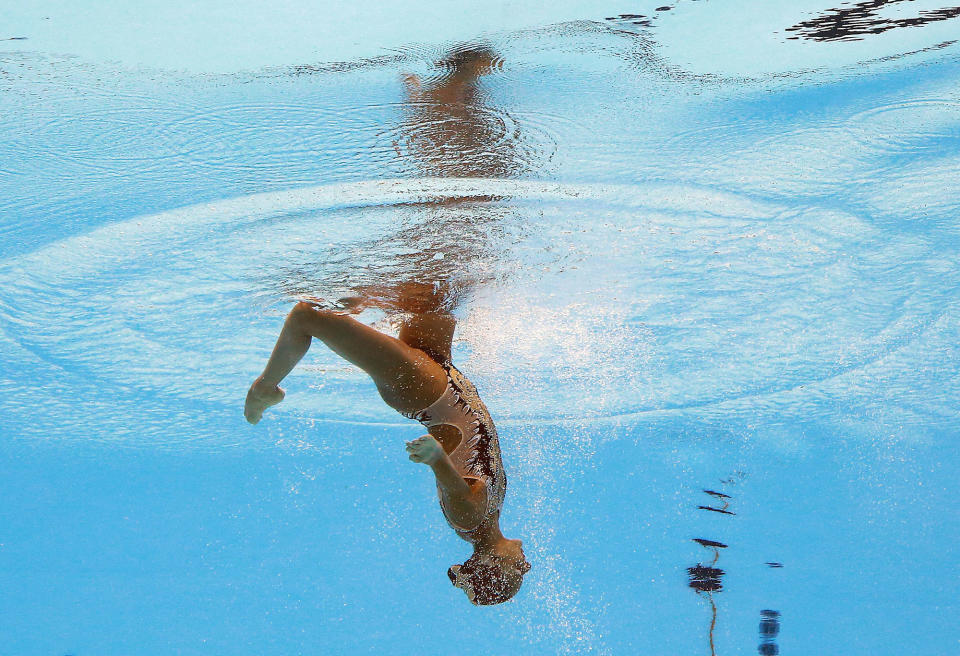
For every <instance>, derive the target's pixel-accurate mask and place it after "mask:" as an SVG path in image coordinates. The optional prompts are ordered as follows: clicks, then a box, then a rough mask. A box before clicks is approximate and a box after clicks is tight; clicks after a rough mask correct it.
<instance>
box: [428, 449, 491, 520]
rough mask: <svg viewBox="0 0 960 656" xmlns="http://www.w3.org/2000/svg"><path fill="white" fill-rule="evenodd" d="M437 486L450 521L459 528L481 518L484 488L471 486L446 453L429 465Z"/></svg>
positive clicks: (478, 485)
mask: <svg viewBox="0 0 960 656" xmlns="http://www.w3.org/2000/svg"><path fill="white" fill-rule="evenodd" d="M430 469H432V470H433V475H434V476H435V477H436V478H437V485H439V486H440V491H441V492H443V498H444V500H445V501H446V503H445V505H446V507H447V512H448V513H450V519H452V520H453V521H454V523H456V524H458V525H460V526H474V525H476V524H477V522H478V521H479V520H480V518H481V516H482V512H481V505H482V504H484V503H485V500H486V499H485V490H484V488H485V486H484V485H483V483H480V482H478V483H477V484H476V486H471V485H470V483H468V482H467V480H466V479H465V478H464V477H463V476H461V475H460V472H458V471H457V469H456V468H455V467H454V466H453V463H452V462H451V461H450V456H448V455H447V454H446V453H444V454H443V456H442V457H440V458H438V459H437V460H436V461H435V462H433V463H432V464H431V465H430Z"/></svg>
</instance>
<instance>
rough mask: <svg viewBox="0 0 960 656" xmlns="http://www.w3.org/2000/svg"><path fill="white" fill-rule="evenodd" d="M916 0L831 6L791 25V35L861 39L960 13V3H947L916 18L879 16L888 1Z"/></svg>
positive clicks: (843, 39) (821, 38) (837, 39)
mask: <svg viewBox="0 0 960 656" xmlns="http://www.w3.org/2000/svg"><path fill="white" fill-rule="evenodd" d="M907 1H910V2H912V1H913V0H867V1H866V2H858V3H856V4H854V5H851V6H849V7H840V8H836V9H827V10H824V11H823V12H821V13H820V14H819V15H817V16H815V17H814V18H811V19H810V20H805V21H802V22H800V23H797V24H796V25H793V26H791V27H788V28H787V30H786V31H787V32H796V33H797V34H796V35H795V36H789V37H787V38H788V39H800V38H804V39H810V40H811V41H860V40H863V38H865V37H866V36H868V35H870V34H882V33H883V32H887V31H889V30H895V29H897V28H901V27H918V26H921V25H926V24H928V23H936V22H939V21H943V20H948V19H950V18H956V17H957V16H960V7H944V8H942V9H930V10H925V11H921V12H920V13H919V14H918V15H917V16H914V17H912V18H884V17H882V16H877V12H878V10H880V9H882V8H883V7H885V6H886V5H893V4H898V3H900V2H907Z"/></svg>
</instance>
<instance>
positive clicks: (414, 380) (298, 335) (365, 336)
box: [244, 302, 446, 424]
mask: <svg viewBox="0 0 960 656" xmlns="http://www.w3.org/2000/svg"><path fill="white" fill-rule="evenodd" d="M314 337H316V338H318V339H320V340H322V341H323V343H324V344H326V345H327V346H328V347H329V348H330V349H331V350H332V351H333V352H334V353H336V354H337V355H339V356H340V357H342V358H343V359H345V360H347V361H348V362H351V363H353V364H355V365H357V366H358V367H360V368H361V369H363V370H364V371H365V372H367V374H369V375H370V377H371V378H372V379H373V382H374V383H376V385H377V389H378V390H379V392H380V396H382V397H383V400H384V401H386V402H387V404H388V405H390V406H391V407H393V408H394V409H396V410H399V411H400V412H408V413H409V412H416V411H418V410H421V409H423V408H425V407H427V406H429V405H430V404H431V403H432V402H433V401H435V400H436V399H437V398H439V397H440V395H441V394H443V391H444V389H446V372H445V371H444V370H443V368H442V367H440V365H438V364H437V363H436V362H434V361H433V360H432V359H431V358H430V357H429V356H428V355H427V354H426V353H424V352H423V351H421V350H419V349H416V348H413V347H411V346H409V345H407V344H405V343H403V342H402V341H400V340H398V339H395V338H393V337H391V336H389V335H384V334H383V333H381V332H380V331H378V330H375V329H374V328H371V327H370V326H367V325H366V324H363V323H360V322H359V321H357V320H356V319H354V318H353V317H349V316H345V315H343V314H338V313H336V312H333V311H330V310H325V309H321V308H317V307H315V306H312V305H310V304H309V303H302V302H301V303H297V304H296V305H295V306H294V307H293V309H292V310H291V311H290V314H288V315H287V319H286V321H285V322H284V324H283V330H281V331H280V336H279V337H278V338H277V343H276V345H275V346H274V347H273V353H271V354H270V359H269V361H268V362H267V366H266V368H265V369H264V370H263V373H262V374H261V375H260V377H259V378H257V380H256V381H254V383H253V385H251V387H250V391H249V392H248V393H247V400H246V405H245V408H244V415H245V416H246V418H247V421H249V422H250V423H254V424H255V423H257V422H258V421H260V418H261V416H262V415H263V411H264V410H265V409H266V408H268V407H270V406H271V405H275V404H277V403H279V402H280V401H282V400H283V390H281V389H280V388H279V387H278V385H279V384H280V381H282V380H283V379H284V378H285V377H286V376H287V374H289V373H290V372H291V371H293V368H294V367H295V366H296V364H297V363H298V362H299V361H300V359H301V358H302V357H303V356H304V354H306V352H307V350H308V349H309V348H310V344H311V342H312V340H313V338H314Z"/></svg>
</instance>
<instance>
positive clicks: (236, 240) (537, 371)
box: [0, 179, 957, 421]
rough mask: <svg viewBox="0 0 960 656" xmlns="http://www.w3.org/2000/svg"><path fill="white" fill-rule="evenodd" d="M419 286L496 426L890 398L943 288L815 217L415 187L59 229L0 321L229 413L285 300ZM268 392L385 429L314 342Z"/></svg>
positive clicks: (865, 238)
mask: <svg viewBox="0 0 960 656" xmlns="http://www.w3.org/2000/svg"><path fill="white" fill-rule="evenodd" d="M454 228H456V229H454ZM465 234H472V238H471V239H467V240H464V239H462V236H463V235H465ZM431 263H433V266H434V267H435V268H434V269H432V270H431V269H430V268H429V267H430V265H431ZM425 270H426V271H430V272H431V275H433V276H435V277H439V278H446V279H449V280H451V281H453V282H455V283H458V284H460V285H461V286H462V287H464V288H468V289H470V290H471V291H470V293H468V294H467V295H466V296H465V297H464V302H463V304H462V306H461V307H460V309H459V311H458V313H459V314H460V316H461V324H460V328H459V335H458V342H457V344H456V349H457V350H456V356H455V357H457V358H458V360H459V361H460V362H462V364H463V367H464V368H465V369H466V370H467V372H468V373H469V374H470V375H471V376H472V377H473V378H475V380H476V382H477V383H478V384H479V385H480V387H481V388H482V389H483V390H484V392H485V395H486V396H487V397H488V398H489V404H490V405H491V407H492V408H494V409H495V414H496V416H497V418H498V419H499V420H501V421H509V420H528V419H534V418H536V419H545V420H568V419H572V418H575V417H584V416H586V417H587V418H599V417H604V416H611V415H618V416H623V415H630V414H638V416H642V415H644V414H646V415H650V414H651V413H652V414H653V415H658V414H662V413H676V412H681V413H682V412H687V411H694V412H696V413H700V414H707V415H709V414H718V415H724V416H729V415H738V414H749V415H757V414H760V413H764V412H774V413H781V414H783V413H791V412H796V413H807V412H817V411H823V410H822V408H823V407H824V406H823V404H822V403H821V401H822V400H823V399H824V398H838V397H843V396H844V395H847V394H854V393H857V394H860V393H862V394H867V395H869V394H870V393H871V392H870V390H869V389H867V388H869V387H870V383H871V381H875V380H885V381H887V382H888V383H891V380H892V379H893V378H895V376H893V374H892V373H891V372H890V371H888V370H887V368H886V364H885V363H886V362H887V360H888V358H890V357H891V356H892V355H893V354H895V353H897V352H899V351H901V350H904V349H906V348H908V347H910V346H911V345H913V344H914V343H915V342H918V341H919V342H921V343H922V341H923V340H924V335H925V331H926V330H927V329H928V328H930V327H931V326H933V325H935V324H936V323H937V322H938V321H942V320H943V319H944V315H945V313H948V312H949V311H950V309H949V308H950V301H949V298H950V295H951V294H952V293H953V292H952V290H953V289H955V287H956V283H957V265H956V263H955V262H954V261H953V260H952V259H949V258H946V257H944V256H942V255H939V254H938V253H937V252H936V251H935V250H934V249H933V248H931V247H930V246H929V244H927V243H926V242H925V241H923V240H922V239H920V238H919V237H908V236H903V235H898V236H896V238H893V239H892V238H891V236H890V235H888V234H886V233H884V232H882V231H880V230H878V229H877V228H875V227H873V226H871V225H869V224H867V223H865V222H864V221H862V220H860V219H859V218H857V217H855V216H852V215H849V214H844V213H840V212H836V211H830V210H825V209H817V208H805V209H793V210H790V211H787V210H785V209H784V208H781V207H778V206H776V205H773V204H769V203H760V202H755V201H752V200H750V199H747V198H744V197H738V196H734V195H730V194H724V193H720V192H715V191H711V190H705V189H700V188H694V187H680V186H653V185H650V186H630V187H628V186H600V185H558V184H545V183H536V182H521V181H516V182H510V181H504V180H483V179H470V180H467V179H465V180H443V181H441V180H429V179H424V180H415V181H410V180H406V181H384V182H370V183H357V184H344V185H333V186H326V187H317V188H309V189H302V190H296V191H291V192H283V193H271V194H260V195H256V196H250V197H242V198H237V199H233V200H229V201H222V202H217V203H213V204H209V205H201V206H193V207H188V208H184V209H181V210H176V211H172V212H167V213H164V214H159V215H153V216H144V217H137V218H135V219H131V220H129V221H125V222H122V223H119V224H114V225H110V226H107V227H104V228H101V229H99V230H97V231H95V232H93V233H90V234H88V235H84V236H79V237H73V238H70V239H67V240H64V241H62V242H58V243H55V244H52V245H50V246H47V247H44V248H42V249H40V250H38V251H35V252H33V253H31V254H28V255H26V256H22V257H19V258H16V259H13V260H8V261H6V262H4V263H3V264H2V267H0V281H2V282H3V285H2V287H0V288H2V290H3V291H2V296H0V303H2V305H0V307H2V316H0V319H2V329H3V331H4V333H5V334H6V336H7V338H9V339H11V340H14V341H16V342H18V343H19V345H20V346H21V347H23V348H25V349H27V350H29V351H31V352H32V353H33V354H34V356H36V357H38V358H39V359H41V360H43V361H46V362H48V363H51V364H53V365H55V366H57V367H60V368H62V369H63V370H64V371H68V372H73V373H76V374H78V375H80V376H82V377H84V378H91V377H92V378H94V379H97V380H103V381H104V382H109V383H110V384H109V385H108V386H109V387H110V388H111V389H134V390H136V389H139V390H146V391H149V392H151V393H159V394H160V395H161V396H170V395H172V396H174V397H184V398H187V397H189V398H192V399H197V398H198V397H199V400H201V401H205V402H209V403H213V404H226V405H228V406H230V407H233V406H237V404H238V403H239V401H238V399H240V398H242V393H243V391H244V388H245V386H246V384H248V382H249V380H250V379H251V378H252V376H253V375H255V374H256V372H258V371H259V369H260V368H261V367H262V365H263V362H264V359H265V358H266V356H267V355H268V353H269V350H270V347H271V345H272V343H273V340H274V339H275V336H276V331H277V330H278V329H279V327H280V323H281V319H282V316H283V313H284V312H285V311H286V309H287V308H288V307H289V304H290V303H291V302H292V301H293V300H294V299H295V298H296V297H298V296H300V295H302V296H319V297H325V298H333V297H339V296H343V295H347V294H349V293H350V292H351V290H352V289H356V288H357V287H362V286H365V285H370V284H384V283H386V284H389V283H391V282H397V283H399V282H401V281H403V280H407V279H410V278H413V277H418V276H419V277H422V276H423V275H424V274H423V271H425ZM558 290H564V291H563V292H562V293H560V292H559V291H558ZM364 319H365V320H368V321H374V322H379V323H378V325H380V326H381V327H387V326H388V323H386V319H385V318H383V317H382V316H381V315H377V314H375V313H373V311H368V315H367V316H366V317H364ZM288 383H289V387H290V389H291V391H292V393H291V394H289V395H288V399H287V401H286V402H285V404H284V406H282V407H281V408H278V409H277V412H284V411H290V410H291V409H295V410H297V411H299V412H302V413H305V414H307V415H310V416H313V417H316V418H337V419H348V420H357V421H395V417H394V416H393V415H392V414H391V413H390V412H389V411H388V410H387V409H386V408H385V407H384V406H382V404H380V402H379V401H378V399H377V398H376V395H375V394H373V393H372V388H371V387H370V386H369V385H368V383H367V382H366V380H365V379H364V378H363V377H362V376H361V374H360V373H359V372H358V371H357V370H354V369H352V368H351V367H348V366H345V365H344V364H343V363H342V362H340V361H339V360H338V359H337V358H336V357H335V356H333V355H332V354H331V353H329V352H328V351H326V350H324V349H315V350H314V351H313V352H312V354H311V355H310V356H309V360H308V362H307V366H305V367H304V368H302V369H300V370H298V371H297V372H296V373H295V374H294V375H293V376H292V377H291V378H290V379H289V381H288ZM891 384H892V383H891ZM311 386H312V387H314V388H315V389H314V390H313V391H311V390H309V389H306V388H307V387H311ZM857 390H860V391H857ZM888 391H889V390H888ZM347 401H348V402H347ZM345 402H346V403H345ZM818 408H820V409H819V410H818Z"/></svg>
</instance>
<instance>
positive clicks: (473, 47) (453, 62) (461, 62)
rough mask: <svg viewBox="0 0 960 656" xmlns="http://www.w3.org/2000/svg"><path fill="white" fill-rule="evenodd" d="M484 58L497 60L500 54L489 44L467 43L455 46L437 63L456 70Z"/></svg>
mask: <svg viewBox="0 0 960 656" xmlns="http://www.w3.org/2000/svg"><path fill="white" fill-rule="evenodd" d="M484 59H488V60H490V61H496V60H497V59H499V56H498V55H497V53H496V52H495V51H494V50H493V48H490V47H488V46H485V45H480V44H467V45H463V46H459V47H457V48H454V49H453V50H451V51H450V52H448V53H447V54H446V56H444V58H443V59H441V60H440V61H439V62H437V64H438V65H439V66H442V67H444V68H451V69H453V70H456V69H458V68H460V67H461V66H466V65H467V64H473V63H476V62H478V61H483V60H484Z"/></svg>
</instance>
